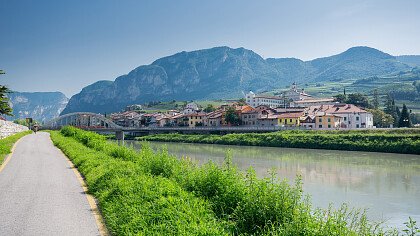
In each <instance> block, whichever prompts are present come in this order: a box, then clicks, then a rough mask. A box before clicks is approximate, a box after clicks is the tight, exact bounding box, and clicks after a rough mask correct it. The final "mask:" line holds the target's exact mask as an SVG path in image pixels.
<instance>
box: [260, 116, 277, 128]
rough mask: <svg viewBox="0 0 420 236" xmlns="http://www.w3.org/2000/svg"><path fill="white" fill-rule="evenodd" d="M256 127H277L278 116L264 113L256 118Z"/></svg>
mask: <svg viewBox="0 0 420 236" xmlns="http://www.w3.org/2000/svg"><path fill="white" fill-rule="evenodd" d="M258 125H259V126H264V127H265V126H278V125H279V120H278V115H276V114H273V113H266V114H265V115H262V116H261V117H259V118H258Z"/></svg>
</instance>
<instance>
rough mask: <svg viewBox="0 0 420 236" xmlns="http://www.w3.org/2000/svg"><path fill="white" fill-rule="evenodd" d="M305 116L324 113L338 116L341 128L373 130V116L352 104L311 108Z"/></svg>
mask: <svg viewBox="0 0 420 236" xmlns="http://www.w3.org/2000/svg"><path fill="white" fill-rule="evenodd" d="M305 112H306V113H307V114H312V115H316V113H317V112H325V113H329V114H332V115H337V116H340V117H341V118H342V119H341V123H340V127H341V128H347V129H359V128H369V129H370V128H373V115H372V113H370V112H367V111H366V110H363V109H361V108H359V107H357V106H355V105H353V104H343V103H340V104H335V105H321V106H311V107H309V108H308V109H307V110H306V111H305Z"/></svg>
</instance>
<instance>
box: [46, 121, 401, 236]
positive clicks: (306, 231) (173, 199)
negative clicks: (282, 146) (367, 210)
mask: <svg viewBox="0 0 420 236" xmlns="http://www.w3.org/2000/svg"><path fill="white" fill-rule="evenodd" d="M51 138H52V140H53V142H54V144H55V145H56V146H57V147H59V148H60V149H61V150H62V151H63V152H64V153H65V154H66V155H67V156H68V157H69V158H70V159H71V160H72V162H73V163H74V164H75V166H76V167H77V168H78V169H79V171H80V172H81V173H82V174H83V175H84V177H85V179H86V182H87V184H88V189H89V192H90V193H92V194H93V195H94V196H95V197H96V199H97V200H98V202H99V207H100V209H101V211H102V213H103V216H104V219H105V222H106V225H107V227H108V229H109V230H110V232H111V233H112V234H113V235H384V234H386V235H397V232H396V231H387V232H385V231H384V230H383V229H382V228H381V227H380V226H378V224H376V223H372V222H369V221H368V220H367V219H366V215H365V214H364V212H361V211H357V210H350V209H349V208H348V207H347V206H346V205H343V206H342V207H340V208H339V209H337V210H334V209H333V208H331V207H330V208H328V209H314V208H312V206H311V204H310V199H309V197H304V194H303V191H302V183H301V180H300V178H298V180H297V181H296V183H295V184H294V185H289V184H288V183H287V181H286V180H284V181H280V180H278V179H277V177H276V176H275V174H274V173H273V174H272V175H271V177H270V178H265V179H258V178H256V176H255V172H254V171H253V169H252V168H251V169H250V170H249V171H248V172H247V173H246V175H244V174H242V172H240V171H238V170H237V169H236V167H235V166H232V161H231V156H232V155H231V154H230V153H227V154H226V159H225V162H224V164H223V166H217V165H216V164H214V163H212V162H209V163H207V164H204V165H200V166H198V165H196V164H195V163H192V162H191V161H189V160H188V159H187V158H184V159H181V160H179V159H177V158H176V157H175V156H171V155H169V154H168V152H167V151H165V150H162V151H159V152H154V151H153V150H152V149H151V148H150V147H149V146H148V145H147V144H146V143H145V144H143V147H142V149H141V150H140V151H136V150H134V149H131V148H127V147H125V146H118V145H117V144H114V143H110V142H108V141H106V140H105V138H104V137H103V136H101V135H98V134H95V133H91V132H87V131H82V130H79V129H76V128H71V127H65V128H63V129H62V130H61V131H51Z"/></svg>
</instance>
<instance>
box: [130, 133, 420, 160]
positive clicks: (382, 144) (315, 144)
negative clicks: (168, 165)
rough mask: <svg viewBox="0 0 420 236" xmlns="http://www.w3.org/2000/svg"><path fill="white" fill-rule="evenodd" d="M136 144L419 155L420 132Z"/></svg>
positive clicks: (162, 137)
mask: <svg viewBox="0 0 420 236" xmlns="http://www.w3.org/2000/svg"><path fill="white" fill-rule="evenodd" d="M137 140H145V141H162V142H186V143H209V144H227V145H248V146H269V147H290V148H313V149H331V150H349V151H368V152H390V153H407V154H420V129H399V130H360V131H354V130H351V131H336V130H334V131H299V130H292V131H279V132H274V133H263V134H254V133H250V134H227V135H185V134H158V135H150V136H145V137H140V138H137Z"/></svg>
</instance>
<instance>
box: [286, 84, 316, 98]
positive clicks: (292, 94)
mask: <svg viewBox="0 0 420 236" xmlns="http://www.w3.org/2000/svg"><path fill="white" fill-rule="evenodd" d="M282 97H285V98H286V99H287V100H289V101H293V102H294V101H302V100H308V99H312V96H311V95H309V94H307V93H305V91H304V90H303V89H302V90H300V91H299V90H298V88H297V84H296V82H294V83H293V84H292V85H291V86H290V90H288V91H286V92H284V93H283V94H282Z"/></svg>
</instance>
